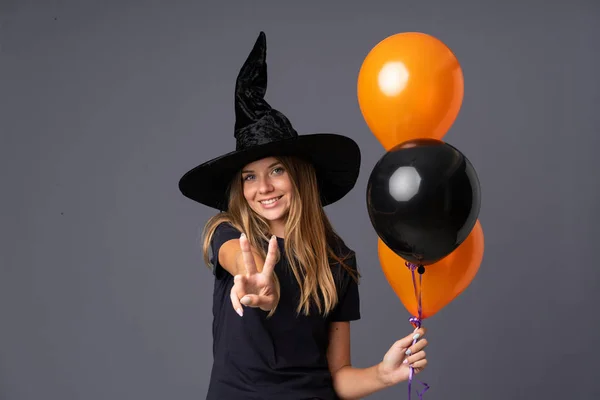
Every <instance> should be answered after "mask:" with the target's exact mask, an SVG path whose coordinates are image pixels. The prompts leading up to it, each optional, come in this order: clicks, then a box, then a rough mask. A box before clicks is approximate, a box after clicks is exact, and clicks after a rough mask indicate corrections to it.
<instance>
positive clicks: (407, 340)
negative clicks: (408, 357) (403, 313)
mask: <svg viewBox="0 0 600 400" xmlns="http://www.w3.org/2000/svg"><path fill="white" fill-rule="evenodd" d="M425 331H426V329H425V328H418V329H415V330H414V332H412V333H411V334H409V335H407V336H405V337H403V338H402V339H400V340H398V344H399V345H400V346H401V347H402V348H408V347H410V346H412V345H413V344H414V343H416V341H417V340H419V339H420V338H422V337H423V336H424V335H425Z"/></svg>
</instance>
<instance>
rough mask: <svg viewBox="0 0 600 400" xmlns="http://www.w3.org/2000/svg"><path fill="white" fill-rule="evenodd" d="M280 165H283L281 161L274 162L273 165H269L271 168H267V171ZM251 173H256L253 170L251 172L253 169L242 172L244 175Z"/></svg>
mask: <svg viewBox="0 0 600 400" xmlns="http://www.w3.org/2000/svg"><path fill="white" fill-rule="evenodd" d="M278 164H281V163H280V162H279V161H277V162H274V163H273V164H271V165H269V166H268V167H267V169H268V168H273V167H274V166H276V165H278ZM249 172H254V171H253V170H251V169H245V170H243V171H242V174H246V173H249Z"/></svg>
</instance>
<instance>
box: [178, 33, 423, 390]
mask: <svg viewBox="0 0 600 400" xmlns="http://www.w3.org/2000/svg"><path fill="white" fill-rule="evenodd" d="M265 42H266V40H265V35H264V33H262V32H261V34H260V35H259V38H258V40H257V42H256V44H255V46H254V48H253V50H252V52H251V53H250V55H249V57H248V59H247V60H246V62H245V63H244V66H243V67H242V69H241V71H240V74H239V75H238V78H237V82H236V103H235V110H236V124H235V135H234V136H235V138H236V150H235V151H232V152H230V153H228V154H225V155H223V156H221V157H218V158H215V159H213V160H211V161H208V162H206V163H204V164H202V165H200V166H198V167H196V168H194V169H192V170H191V171H189V172H187V173H186V174H185V175H184V176H183V177H182V178H181V180H180V183H179V187H180V190H181V192H182V193H183V194H184V195H185V196H187V197H189V198H190V199H193V200H195V201H197V202H199V203H201V204H204V205H207V206H210V207H213V208H216V209H218V210H221V212H220V213H218V214H217V215H215V216H214V217H213V218H211V219H210V220H209V221H208V223H207V224H206V227H205V232H204V244H203V249H204V254H205V257H204V258H205V261H206V262H207V264H209V265H211V266H212V267H213V273H214V275H215V281H214V295H213V296H214V297H213V315H214V322H213V340H214V342H213V357H214V363H213V369H212V374H211V379H210V386H209V390H208V395H207V399H232V400H233V399H240V400H243V399H286V400H295V399H323V400H325V399H355V398H361V397H365V396H368V395H370V394H372V393H375V392H377V391H379V390H382V389H384V388H386V387H390V386H392V385H395V384H397V383H399V382H402V381H405V380H407V379H408V376H409V371H410V368H411V367H412V368H414V371H415V372H417V373H418V372H420V371H421V370H422V369H423V368H425V366H426V364H427V360H426V358H425V352H424V351H423V349H424V348H425V347H426V345H427V342H426V340H425V339H423V335H424V333H425V331H424V329H422V328H420V329H417V330H415V331H414V332H411V333H410V334H409V335H408V336H406V337H404V338H403V339H400V340H398V341H397V342H396V343H394V344H393V345H392V346H391V348H390V349H389V351H388V352H387V353H386V354H385V355H384V357H383V359H382V361H381V362H380V363H378V364H377V365H374V366H372V367H369V368H355V367H353V366H352V364H351V359H350V324H349V323H350V321H354V320H358V319H359V318H360V309H359V293H358V277H359V274H358V270H357V262H356V256H355V254H354V252H353V251H352V250H351V249H349V248H348V247H347V246H346V245H345V243H344V241H343V240H342V239H341V238H340V237H339V236H338V235H337V234H336V233H335V231H334V229H333V228H332V226H331V224H330V222H329V220H328V218H327V216H326V214H325V212H324V209H323V207H325V206H327V205H329V204H332V203H334V202H336V201H337V200H339V199H341V198H342V197H344V196H345V195H346V194H347V193H348V192H349V191H350V190H351V189H352V188H353V187H354V185H355V183H356V180H357V178H358V172H359V168H360V151H359V148H358V146H357V145H356V143H355V142H354V141H352V140H351V139H349V138H347V137H345V136H342V135H337V134H312V135H298V134H297V132H296V131H295V130H294V128H293V127H292V125H291V124H290V122H289V120H288V119H287V118H286V117H285V116H284V115H283V114H282V113H281V112H279V111H277V110H275V109H273V108H271V107H270V106H269V104H268V103H267V102H266V101H265V100H264V95H265V92H266V81H267V79H266V72H267V71H266V62H265V59H266V43H265ZM418 339H419V340H418ZM415 340H418V341H416V343H415V344H413V342H414V341H415Z"/></svg>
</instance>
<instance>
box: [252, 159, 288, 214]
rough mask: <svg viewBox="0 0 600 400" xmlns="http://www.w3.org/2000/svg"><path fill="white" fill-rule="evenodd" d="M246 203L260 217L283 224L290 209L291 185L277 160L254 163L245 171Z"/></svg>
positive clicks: (286, 173)
mask: <svg viewBox="0 0 600 400" xmlns="http://www.w3.org/2000/svg"><path fill="white" fill-rule="evenodd" d="M242 184H243V188H244V197H245V198H246V201H247V202H248V204H249V205H250V208H252V209H253V210H254V211H255V212H256V213H257V214H258V215H260V216H262V217H263V218H265V219H266V220H268V221H269V222H271V223H273V222H279V223H282V222H284V221H285V218H286V217H287V214H288V211H289V209H290V201H291V196H292V182H291V180H290V177H289V175H288V172H287V171H286V170H285V169H284V166H283V164H281V163H280V162H279V161H278V160H277V159H276V158H273V157H268V158H263V159H261V160H258V161H255V162H252V163H250V164H248V165H246V166H245V167H244V168H243V169H242Z"/></svg>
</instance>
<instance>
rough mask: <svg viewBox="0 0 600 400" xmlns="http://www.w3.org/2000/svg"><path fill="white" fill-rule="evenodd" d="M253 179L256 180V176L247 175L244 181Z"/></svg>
mask: <svg viewBox="0 0 600 400" xmlns="http://www.w3.org/2000/svg"><path fill="white" fill-rule="evenodd" d="M252 178H254V175H246V176H244V180H245V181H248V180H250V179H252Z"/></svg>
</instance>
